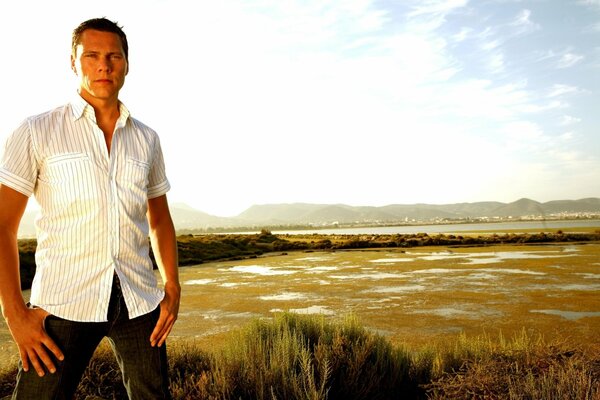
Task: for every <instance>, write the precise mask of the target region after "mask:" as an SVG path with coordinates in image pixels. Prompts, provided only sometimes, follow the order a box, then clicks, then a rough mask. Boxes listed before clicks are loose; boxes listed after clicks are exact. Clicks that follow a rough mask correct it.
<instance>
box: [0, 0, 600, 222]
mask: <svg viewBox="0 0 600 400" xmlns="http://www.w3.org/2000/svg"><path fill="white" fill-rule="evenodd" d="M0 16H1V17H0V18H1V23H0V48H1V52H2V62H1V63H0V76H1V77H2V78H3V83H2V90H1V93H2V95H1V96H0V110H1V117H0V139H4V138H5V137H6V135H8V134H10V133H11V132H12V131H13V130H14V129H15V128H16V127H17V126H18V125H19V124H20V122H21V121H22V120H23V119H24V118H26V117H27V116H30V115H34V114H37V113H41V112H44V111H47V110H49V109H52V108H54V107H57V106H60V105H62V104H65V103H66V102H68V101H69V99H70V98H71V97H72V96H73V95H74V94H75V93H76V86H77V82H76V80H75V77H74V75H73V73H72V71H71V69H70V62H69V57H70V44H71V43H70V40H71V31H72V30H73V28H75V26H77V25H78V24H79V23H80V22H81V21H83V20H86V19H88V18H94V17H101V16H104V17H107V18H109V19H111V20H114V21H117V22H118V23H119V24H120V25H122V26H123V28H124V30H125V32H126V34H127V36H128V40H129V47H130V55H129V66H130V72H129V75H128V76H127V80H126V83H125V87H124V88H123V90H122V91H121V96H120V98H121V100H122V101H123V103H124V104H125V105H126V106H127V108H128V109H129V110H130V111H131V113H132V116H134V117H136V118H138V119H139V120H141V121H143V122H144V123H146V124H147V125H149V126H151V127H152V128H153V129H155V130H156V131H157V132H158V134H159V136H160V138H161V143H162V147H163V152H164V156H165V162H166V166H167V174H168V176H169V180H170V182H171V186H172V189H171V191H170V192H169V194H168V198H169V200H170V202H171V203H185V204H187V205H189V206H191V207H194V208H196V209H198V210H201V211H204V212H207V213H209V214H213V215H218V216H234V215H237V214H239V213H241V212H242V211H244V210H245V209H247V208H248V207H250V206H252V205H254V204H275V203H296V202H303V203H319V204H339V203H342V204H348V205H354V206H383V205H388V204H413V203H429V204H449V203H461V202H477V201H501V202H507V203H508V202H512V201H516V200H518V199H520V198H523V197H526V198H530V199H533V200H537V201H541V202H545V201H550V200H562V199H581V198H586V197H600V132H599V130H600V128H599V127H600V112H598V106H599V105H600V79H599V76H600V0H529V1H528V0H522V1H519V0H480V1H475V0H471V1H469V0H397V1H371V0H337V1H328V0H272V1H269V0H256V1H250V0H248V1H238V0H219V1H187V0H186V1H183V0H171V1H167V0H144V1H134V0H131V1H122V0H118V1H113V0H106V1H103V2H97V1H95V2H88V1H74V0H54V1H52V2H48V1H33V0H20V1H11V2H1V3H0ZM30 203H31V202H30Z"/></svg>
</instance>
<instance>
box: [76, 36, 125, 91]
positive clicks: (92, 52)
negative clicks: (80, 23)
mask: <svg viewBox="0 0 600 400" xmlns="http://www.w3.org/2000/svg"><path fill="white" fill-rule="evenodd" d="M71 67H72V69H73V71H75V74H76V75H77V76H78V77H79V93H80V94H81V96H82V97H83V98H84V99H86V100H88V102H90V101H91V102H93V101H94V99H97V100H104V101H106V100H108V101H116V100H117V99H118V96H119V90H121V88H122V87H123V84H124V83H125V75H127V72H128V70H129V66H128V63H127V60H126V59H125V53H124V51H123V46H122V44H121V39H120V38H119V36H118V35H117V34H115V33H111V32H101V31H96V30H93V29H87V30H85V31H83V33H82V34H81V39H80V44H79V45H78V46H77V51H76V54H75V56H71Z"/></svg>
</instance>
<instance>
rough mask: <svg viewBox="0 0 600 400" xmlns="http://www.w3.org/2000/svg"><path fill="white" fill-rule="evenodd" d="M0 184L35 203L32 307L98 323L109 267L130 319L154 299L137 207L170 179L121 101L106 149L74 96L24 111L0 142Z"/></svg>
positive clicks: (146, 131) (150, 136) (155, 143)
mask: <svg viewBox="0 0 600 400" xmlns="http://www.w3.org/2000/svg"><path fill="white" fill-rule="evenodd" d="M0 182H1V183H2V184H4V185H6V186H9V187H11V188H13V189H15V190H17V191H19V192H21V193H23V194H24V195H26V196H31V195H32V194H33V195H35V198H36V200H37V201H38V203H39V204H40V208H41V211H40V214H39V215H38V217H37V219H36V229H37V238H38V243H37V251H36V257H35V260H36V266H37V269H36V274H35V277H34V280H33V283H32V288H31V298H30V302H31V304H32V305H35V306H39V307H41V308H43V309H44V310H46V311H48V312H50V313H51V314H53V315H56V316H58V317H61V318H64V319H68V320H71V321H87V322H102V321H106V320H107V313H108V303H109V299H110V292H111V288H112V281H113V274H114V273H115V272H116V273H117V274H118V276H119V278H120V281H121V287H122V290H123V295H124V298H125V302H126V304H127V309H128V310H129V317H130V318H135V317H138V316H140V315H144V314H146V313H148V312H150V311H152V310H154V309H155V308H156V307H157V306H158V304H159V303H160V301H161V300H162V298H163V296H164V292H163V291H162V289H160V288H159V287H158V285H157V280H156V275H155V274H154V272H153V270H152V263H151V260H150V257H149V240H148V233H149V226H148V220H147V216H146V211H147V209H148V199H150V198H154V197H158V196H161V195H163V194H165V193H166V192H167V191H168V190H169V188H170V185H169V181H168V180H167V177H166V174H165V168H164V161H163V155H162V150H161V147H160V142H159V138H158V136H157V134H156V133H155V132H154V131H153V130H152V129H150V128H148V127H147V126H145V125H144V124H142V123H141V122H139V121H137V120H136V119H134V118H132V117H130V115H129V111H128V110H127V109H126V108H125V106H124V105H123V104H121V105H120V117H119V119H118V121H117V124H116V127H115V131H114V134H113V138H112V143H111V150H110V154H109V152H108V149H107V146H106V142H105V140H104V134H103V133H102V131H101V130H100V128H99V127H98V125H97V124H96V116H95V113H94V109H93V108H92V107H91V106H90V105H89V104H87V103H86V102H85V101H84V100H83V99H82V98H81V97H79V96H77V98H76V99H75V100H74V101H72V102H71V103H69V104H67V105H65V106H63V107H59V108H57V109H54V110H52V111H49V112H47V113H44V114H40V115H37V116H34V117H30V118H28V119H27V120H25V121H24V122H23V124H22V125H21V126H20V127H19V128H17V130H16V131H15V132H13V134H12V135H11V136H9V138H8V140H7V141H6V144H5V148H4V155H3V157H2V161H1V164H0Z"/></svg>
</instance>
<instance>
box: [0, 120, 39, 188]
mask: <svg viewBox="0 0 600 400" xmlns="http://www.w3.org/2000/svg"><path fill="white" fill-rule="evenodd" d="M37 175H38V165H37V160H36V157H35V150H34V146H33V142H32V137H31V129H30V125H29V122H28V121H25V122H23V123H22V124H21V126H19V127H18V128H17V129H16V130H15V131H14V132H13V133H12V134H11V135H10V136H9V137H8V138H7V139H6V141H5V142H4V148H3V152H2V156H1V161H0V183H2V184H3V185H6V186H8V187H10V188H12V189H14V190H16V191H18V192H20V193H23V194H24V195H25V196H27V197H30V196H31V195H32V194H33V191H34V188H35V183H36V181H37Z"/></svg>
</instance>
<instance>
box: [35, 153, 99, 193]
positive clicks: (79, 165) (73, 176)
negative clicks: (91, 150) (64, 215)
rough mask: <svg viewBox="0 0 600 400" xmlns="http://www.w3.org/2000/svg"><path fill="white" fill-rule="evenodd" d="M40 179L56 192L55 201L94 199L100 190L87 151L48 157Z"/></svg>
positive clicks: (51, 191) (52, 191) (51, 190)
mask: <svg viewBox="0 0 600 400" xmlns="http://www.w3.org/2000/svg"><path fill="white" fill-rule="evenodd" d="M40 181H41V183H42V184H44V185H46V187H48V188H49V189H50V193H54V194H55V196H53V198H54V201H56V202H59V203H73V202H76V201H78V200H83V199H94V198H96V197H97V194H98V190H97V187H96V186H97V185H96V176H95V174H94V169H93V165H92V162H91V160H90V158H89V156H88V155H87V154H85V153H63V154H56V155H52V156H50V157H48V158H47V159H46V166H45V168H43V169H42V171H41V173H40Z"/></svg>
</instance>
